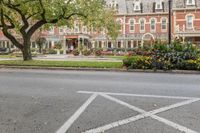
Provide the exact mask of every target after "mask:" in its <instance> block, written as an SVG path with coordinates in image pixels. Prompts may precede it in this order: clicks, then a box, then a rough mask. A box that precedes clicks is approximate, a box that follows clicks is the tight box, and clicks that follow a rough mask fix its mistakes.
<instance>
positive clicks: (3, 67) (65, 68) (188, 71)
mask: <svg viewBox="0 0 200 133" xmlns="http://www.w3.org/2000/svg"><path fill="white" fill-rule="evenodd" d="M0 69H33V70H34V69H35V70H66V71H99V72H130V73H131V72H132V73H168V74H200V71H192V70H191V71H190V70H170V71H163V70H157V71H154V70H142V69H128V70H127V69H120V68H83V67H80V68H78V67H41V66H9V65H8V66H7V65H0Z"/></svg>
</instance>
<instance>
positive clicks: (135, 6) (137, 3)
mask: <svg viewBox="0 0 200 133" xmlns="http://www.w3.org/2000/svg"><path fill="white" fill-rule="evenodd" d="M133 9H134V11H141V2H140V1H139V0H136V1H135V2H134V3H133Z"/></svg>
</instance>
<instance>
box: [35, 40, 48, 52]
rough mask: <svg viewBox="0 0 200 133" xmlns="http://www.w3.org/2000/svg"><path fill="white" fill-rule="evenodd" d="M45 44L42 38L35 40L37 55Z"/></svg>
mask: <svg viewBox="0 0 200 133" xmlns="http://www.w3.org/2000/svg"><path fill="white" fill-rule="evenodd" d="M46 43H47V40H46V38H44V37H38V38H37V39H36V44H37V45H38V47H39V53H42V48H43V46H44V45H45V44H46Z"/></svg>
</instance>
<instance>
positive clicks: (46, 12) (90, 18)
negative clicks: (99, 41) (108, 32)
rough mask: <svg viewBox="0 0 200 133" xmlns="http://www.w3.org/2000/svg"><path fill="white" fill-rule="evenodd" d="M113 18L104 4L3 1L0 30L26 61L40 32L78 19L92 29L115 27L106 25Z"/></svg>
mask: <svg viewBox="0 0 200 133" xmlns="http://www.w3.org/2000/svg"><path fill="white" fill-rule="evenodd" d="M112 15H113V11H112V10H108V9H107V8H106V6H105V2H104V0H0V28H1V29H2V31H3V33H4V35H5V36H6V37H7V38H8V39H9V40H10V41H11V42H12V43H13V44H14V45H15V46H16V47H17V48H19V49H21V51H22V53H23V56H26V58H24V60H29V59H31V52H30V39H31V37H32V36H33V34H34V33H35V32H36V31H37V30H38V29H39V28H41V27H44V26H46V27H48V26H50V25H52V24H57V25H58V26H62V25H69V26H70V25H71V24H73V22H74V20H77V19H78V20H80V21H82V22H83V23H84V24H85V25H87V26H89V27H102V26H104V27H107V26H109V25H110V26H113V25H112V24H111V22H113V21H109V23H108V21H107V20H108V18H109V19H111V18H113V16H112ZM113 19H114V18H113ZM106 21H107V22H106ZM111 29H113V28H111ZM19 38H21V39H19ZM27 55H29V56H27Z"/></svg>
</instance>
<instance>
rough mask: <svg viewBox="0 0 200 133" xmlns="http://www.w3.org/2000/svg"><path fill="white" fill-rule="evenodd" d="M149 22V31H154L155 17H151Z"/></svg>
mask: <svg viewBox="0 0 200 133" xmlns="http://www.w3.org/2000/svg"><path fill="white" fill-rule="evenodd" d="M150 24H151V26H150V27H151V31H155V30H156V19H155V18H153V19H151V22H150Z"/></svg>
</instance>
